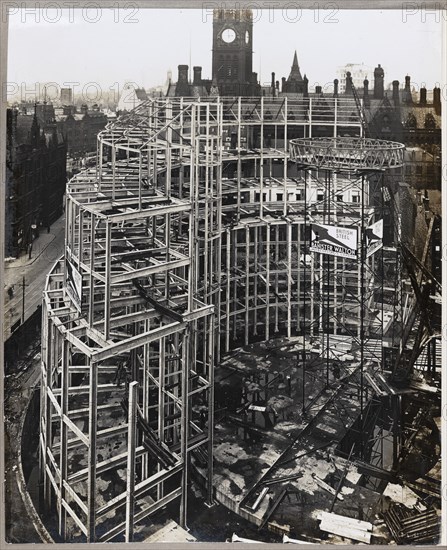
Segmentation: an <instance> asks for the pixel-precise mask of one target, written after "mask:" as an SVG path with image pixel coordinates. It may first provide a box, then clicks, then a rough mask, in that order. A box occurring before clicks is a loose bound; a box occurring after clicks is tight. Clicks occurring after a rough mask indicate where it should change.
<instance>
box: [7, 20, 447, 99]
mask: <svg viewBox="0 0 447 550" xmlns="http://www.w3.org/2000/svg"><path fill="white" fill-rule="evenodd" d="M253 17H254V29H253V50H254V51H253V70H254V71H256V72H257V73H258V80H259V81H260V83H261V84H263V85H264V84H268V83H270V81H271V72H272V71H273V72H275V79H276V80H279V81H280V80H281V77H283V76H285V77H287V76H288V74H289V72H290V67H291V64H292V59H293V54H294V52H295V50H296V51H297V54H298V61H299V65H300V68H301V72H302V74H303V75H304V74H306V75H307V77H308V79H309V89H310V90H313V89H314V87H315V86H316V85H321V86H322V87H323V90H324V89H325V87H326V86H328V85H331V84H332V82H333V79H334V78H336V77H337V70H338V68H339V67H341V66H344V65H346V64H348V63H358V64H362V63H363V64H364V65H366V66H370V67H372V68H374V67H376V66H377V65H378V64H381V65H382V67H384V70H385V85H386V86H388V85H389V84H390V83H391V81H393V80H399V82H400V84H401V87H403V83H404V79H405V76H406V75H407V74H408V75H410V76H411V82H412V85H413V86H414V87H415V89H416V90H417V89H419V88H420V87H422V86H423V85H424V84H425V85H426V87H427V89H428V90H431V89H433V87H434V86H435V85H439V83H440V81H441V23H440V22H436V20H435V19H434V18H433V19H432V20H430V19H429V18H427V19H426V21H425V22H423V21H421V18H420V17H419V18H417V17H414V18H412V17H410V16H407V18H406V21H405V22H404V16H403V14H402V12H401V11H399V10H388V11H381V10H368V11H365V10H339V11H337V12H336V11H335V10H333V11H332V12H331V11H323V10H319V11H316V10H303V11H302V12H301V13H298V12H297V11H296V10H291V9H290V10H286V9H282V10H263V11H261V10H253ZM95 18H96V22H93V21H95ZM51 20H53V21H55V22H53V23H51V22H50V21H51ZM168 24H169V33H168V39H167V40H166V34H167V33H166V28H167V25H168ZM366 26H367V28H368V29H371V30H370V32H369V33H368V34H367V35H365V34H364V29H365V28H366ZM117 29H118V32H117ZM80 37H82V38H80ZM114 37H115V38H114ZM30 44H32V50H30ZM58 44H61V45H62V46H61V47H58V46H57V45H58ZM111 44H112V48H113V49H112V51H111V52H109V51H108V50H107V46H108V45H111ZM67 45H69V47H66V46H67ZM353 45H354V48H353ZM211 46H212V14H211V11H210V10H197V9H183V10H180V9H170V10H168V9H137V10H134V12H133V13H131V12H130V10H127V11H126V10H124V9H121V10H120V11H119V12H118V11H117V10H106V9H102V10H100V11H98V10H97V11H96V13H95V12H94V10H90V11H88V10H87V11H81V10H72V9H70V10H68V9H67V10H60V11H57V10H53V11H51V10H46V12H44V11H42V12H41V13H40V14H39V13H38V12H36V13H34V14H31V15H30V14H29V13H25V12H23V10H22V11H20V10H19V11H17V12H16V13H13V14H11V15H10V22H9V45H8V95H16V94H19V95H22V96H23V95H24V93H25V94H28V95H29V94H30V92H32V90H33V84H34V83H45V82H54V83H56V84H57V85H58V86H60V87H64V86H67V84H68V83H76V84H75V85H74V88H75V93H76V92H80V91H81V90H82V88H83V87H84V86H85V85H87V84H88V83H95V84H97V85H98V86H99V88H100V89H101V90H106V91H111V90H114V91H117V92H118V94H119V93H120V92H121V91H122V87H123V85H124V83H125V82H127V81H130V82H135V83H136V84H138V85H139V86H142V87H144V88H151V87H154V86H159V85H162V84H163V83H164V82H165V81H166V77H167V73H168V71H169V70H171V71H172V79H173V81H174V82H175V81H176V80H177V66H178V65H180V64H187V65H189V66H190V67H191V68H192V66H194V65H199V66H202V68H203V76H204V78H211ZM353 50H354V51H353ZM30 51H32V53H33V55H30ZM110 53H111V55H110ZM190 76H191V75H190ZM368 78H369V80H370V83H372V81H373V75H369V76H368ZM25 84H26V85H25ZM76 87H78V89H76ZM371 87H372V86H371V84H370V88H371ZM91 88H93V91H94V86H92V87H91ZM90 95H91V94H90Z"/></svg>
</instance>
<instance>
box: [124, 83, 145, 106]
mask: <svg viewBox="0 0 447 550" xmlns="http://www.w3.org/2000/svg"><path fill="white" fill-rule="evenodd" d="M147 99H148V95H147V93H146V91H145V90H144V89H143V88H137V87H136V86H135V84H134V83H132V82H128V83H127V84H125V85H124V88H123V93H122V94H121V96H120V98H119V100H118V107H117V112H123V111H131V110H132V109H135V107H138V105H140V103H142V102H143V101H146V100H147Z"/></svg>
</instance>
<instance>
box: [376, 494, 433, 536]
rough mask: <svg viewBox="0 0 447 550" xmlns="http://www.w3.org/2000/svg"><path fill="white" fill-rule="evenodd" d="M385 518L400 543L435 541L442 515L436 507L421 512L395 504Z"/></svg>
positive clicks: (385, 514)
mask: <svg viewBox="0 0 447 550" xmlns="http://www.w3.org/2000/svg"><path fill="white" fill-rule="evenodd" d="M383 516H384V520H385V523H386V524H387V526H388V529H389V530H390V531H391V533H392V535H393V537H394V538H395V540H396V542H397V543H398V544H410V543H415V542H418V543H434V542H436V541H437V539H438V537H439V532H440V517H439V516H438V514H437V512H436V510H435V509H434V508H430V509H429V510H425V511H423V512H420V511H418V510H416V509H415V508H413V510H410V509H408V508H407V507H406V506H404V505H403V504H397V503H396V504H393V505H392V506H391V507H390V509H389V510H388V511H387V512H385V513H384V515H383Z"/></svg>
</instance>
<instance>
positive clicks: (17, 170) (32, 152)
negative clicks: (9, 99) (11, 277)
mask: <svg viewBox="0 0 447 550" xmlns="http://www.w3.org/2000/svg"><path fill="white" fill-rule="evenodd" d="M30 122H31V124H29V123H30ZM66 156H67V145H66V143H65V142H64V140H63V138H62V136H61V135H60V134H59V133H58V132H57V131H56V128H54V127H53V129H52V130H51V131H47V132H44V131H43V130H42V128H41V126H40V124H39V122H38V118H37V114H35V115H34V116H33V117H26V118H23V117H22V116H20V115H18V112H17V111H16V110H15V109H8V112H7V185H6V233H5V236H6V239H5V242H6V245H5V247H6V249H5V254H6V256H14V257H15V256H18V255H19V254H20V252H22V251H27V250H29V248H30V247H31V246H32V242H33V240H34V239H35V238H36V237H37V236H38V234H39V231H40V230H41V229H42V227H44V228H45V229H46V228H47V227H49V226H50V225H51V224H52V223H53V222H54V221H55V220H57V218H58V217H59V216H60V215H61V214H62V211H63V196H64V193H65V186H66V182H67V177H66Z"/></svg>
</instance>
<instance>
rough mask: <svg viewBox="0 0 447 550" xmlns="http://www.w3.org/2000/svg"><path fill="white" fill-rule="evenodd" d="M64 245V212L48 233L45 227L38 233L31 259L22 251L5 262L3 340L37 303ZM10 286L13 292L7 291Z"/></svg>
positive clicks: (38, 303)
mask: <svg viewBox="0 0 447 550" xmlns="http://www.w3.org/2000/svg"><path fill="white" fill-rule="evenodd" d="M64 244H65V215H62V216H61V217H60V218H59V219H58V220H57V221H56V222H54V223H53V225H52V226H51V228H50V232H49V233H47V231H46V229H45V228H43V229H42V231H41V233H40V236H39V237H38V238H37V239H36V240H35V241H34V242H33V249H32V252H31V258H29V257H28V254H23V255H22V256H20V257H19V258H17V259H15V260H12V261H6V262H5V271H4V274H5V276H4V277H5V286H4V293H3V295H4V300H5V319H4V333H3V341H6V340H7V339H8V338H9V336H10V335H11V327H12V326H13V325H14V323H17V322H18V321H20V320H22V322H23V321H25V320H26V319H28V318H29V317H30V316H31V315H32V314H33V313H34V312H35V311H36V308H37V307H38V306H39V305H40V303H41V301H42V291H43V288H44V285H45V278H46V275H47V273H48V271H49V270H50V269H51V267H52V265H53V264H54V262H55V261H56V260H57V259H58V258H59V257H60V256H61V255H62V254H63V252H64ZM23 281H24V283H25V285H24V288H23ZM11 287H13V293H11V291H10V290H9V289H10V288H11ZM8 291H9V292H8ZM23 298H24V299H23ZM22 317H23V319H22Z"/></svg>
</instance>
